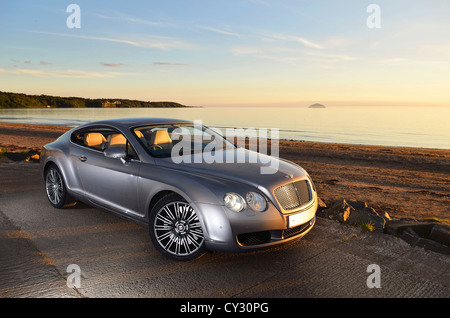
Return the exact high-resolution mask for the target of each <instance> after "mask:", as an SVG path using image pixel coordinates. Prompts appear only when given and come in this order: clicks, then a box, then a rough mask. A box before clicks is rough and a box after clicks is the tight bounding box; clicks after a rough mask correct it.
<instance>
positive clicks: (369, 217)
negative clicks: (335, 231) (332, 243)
mask: <svg viewBox="0 0 450 318" xmlns="http://www.w3.org/2000/svg"><path fill="white" fill-rule="evenodd" d="M347 222H348V223H351V224H355V225H358V226H361V225H363V224H372V225H373V226H374V227H375V230H376V231H377V232H383V231H384V226H385V224H386V221H385V219H384V218H383V217H381V216H380V215H378V213H377V212H376V211H375V210H374V209H373V208H370V207H366V208H363V209H358V210H354V211H352V212H351V214H350V215H349V217H348V218H347Z"/></svg>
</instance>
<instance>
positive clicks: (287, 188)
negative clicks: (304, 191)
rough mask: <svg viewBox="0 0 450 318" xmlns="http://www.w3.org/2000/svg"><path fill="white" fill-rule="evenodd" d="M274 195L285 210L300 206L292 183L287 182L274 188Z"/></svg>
mask: <svg viewBox="0 0 450 318" xmlns="http://www.w3.org/2000/svg"><path fill="white" fill-rule="evenodd" d="M275 196H276V197H277V200H278V202H279V203H280V205H281V206H282V207H283V209H285V210H291V209H295V208H297V207H299V206H300V202H299V200H298V196H297V191H295V187H294V184H293V183H288V184H285V185H284V186H281V187H279V188H277V189H275Z"/></svg>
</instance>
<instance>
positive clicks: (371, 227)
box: [361, 223, 375, 232]
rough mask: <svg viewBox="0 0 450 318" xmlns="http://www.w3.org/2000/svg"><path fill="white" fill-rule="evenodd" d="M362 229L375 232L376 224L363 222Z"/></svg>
mask: <svg viewBox="0 0 450 318" xmlns="http://www.w3.org/2000/svg"><path fill="white" fill-rule="evenodd" d="M361 229H362V230H363V231H364V232H373V231H375V226H374V225H373V224H372V223H364V224H361Z"/></svg>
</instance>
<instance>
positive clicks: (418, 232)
mask: <svg viewBox="0 0 450 318" xmlns="http://www.w3.org/2000/svg"><path fill="white" fill-rule="evenodd" d="M386 233H387V234H391V235H396V236H399V237H400V238H402V239H403V240H405V241H406V242H408V243H409V244H410V245H411V246H419V247H423V248H425V249H427V250H430V251H434V252H438V253H441V254H446V255H450V226H448V225H442V224H436V223H435V222H423V221H416V220H413V219H402V220H392V221H389V222H388V223H387V225H386Z"/></svg>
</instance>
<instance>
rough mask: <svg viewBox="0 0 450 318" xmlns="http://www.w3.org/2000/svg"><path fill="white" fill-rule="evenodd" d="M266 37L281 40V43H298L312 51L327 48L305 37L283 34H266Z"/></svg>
mask: <svg viewBox="0 0 450 318" xmlns="http://www.w3.org/2000/svg"><path fill="white" fill-rule="evenodd" d="M264 37H265V38H266V39H273V40H280V41H289V42H297V43H300V44H303V45H304V46H306V47H309V48H312V49H324V48H325V47H324V46H323V45H322V44H319V43H315V42H312V41H310V40H308V39H305V38H303V37H299V36H295V35H290V34H281V33H265V34H264Z"/></svg>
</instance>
